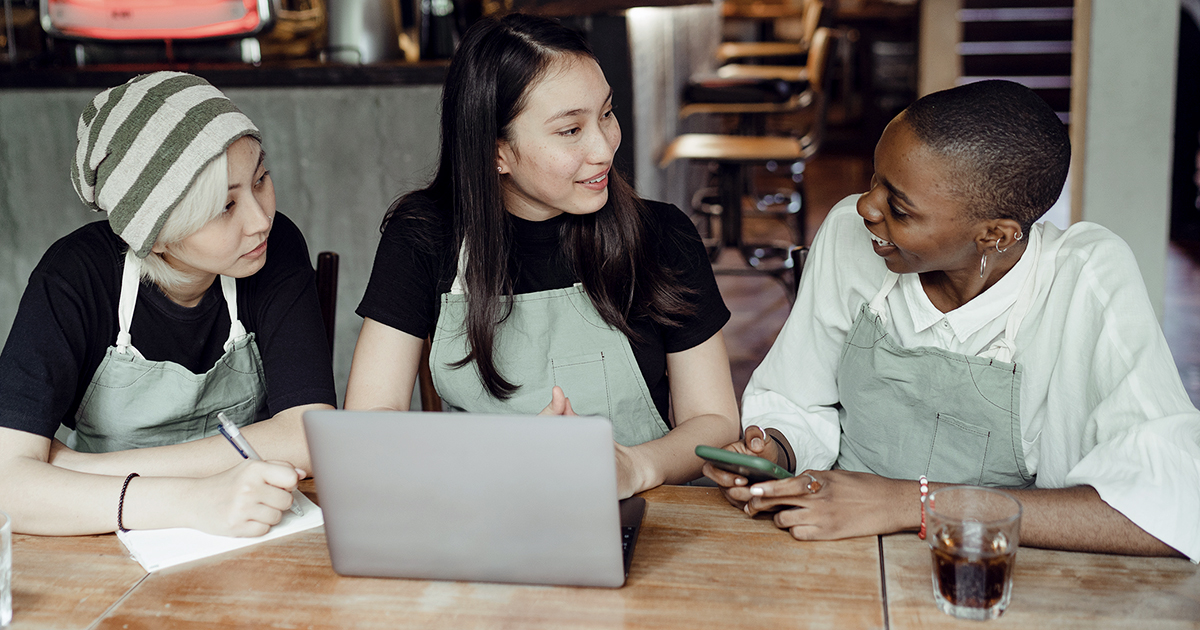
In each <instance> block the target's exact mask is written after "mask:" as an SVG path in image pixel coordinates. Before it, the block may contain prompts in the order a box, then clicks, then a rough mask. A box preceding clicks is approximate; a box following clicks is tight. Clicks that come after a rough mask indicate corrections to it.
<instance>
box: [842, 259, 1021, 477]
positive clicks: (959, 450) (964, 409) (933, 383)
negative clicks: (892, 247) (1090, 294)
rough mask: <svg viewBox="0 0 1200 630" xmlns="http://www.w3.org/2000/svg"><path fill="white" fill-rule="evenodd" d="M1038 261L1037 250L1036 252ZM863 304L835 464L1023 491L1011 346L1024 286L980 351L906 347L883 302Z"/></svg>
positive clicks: (847, 359)
mask: <svg viewBox="0 0 1200 630" xmlns="http://www.w3.org/2000/svg"><path fill="white" fill-rule="evenodd" d="M1033 255H1035V256H1036V252H1033ZM898 278H899V276H897V275H896V274H894V273H892V272H891V271H889V272H888V274H887V277H886V279H885V280H884V284H883V287H882V288H881V289H880V291H879V293H878V294H877V295H876V296H875V297H874V298H873V299H872V300H871V302H870V303H869V304H863V305H862V307H861V308H860V309H859V313H858V316H857V317H856V318H855V320H854V324H853V325H852V326H851V328H850V333H849V335H848V336H847V339H846V343H845V345H844V346H843V347H842V357H841V361H840V363H839V365H838V397H839V399H840V400H841V408H840V409H839V411H838V416H839V417H838V419H839V421H840V423H841V429H842V434H841V445H840V447H839V450H838V459H837V467H838V468H842V469H845V470H852V471H858V472H870V473H874V474H877V475H880V476H882V477H889V478H892V479H917V478H918V477H920V476H921V475H925V476H927V477H928V478H929V480H930V481H939V482H945V483H956V484H969V485H983V486H994V487H1005V488H1024V487H1028V486H1030V485H1032V484H1033V481H1034V478H1033V476H1032V475H1030V474H1029V472H1028V470H1027V469H1026V467H1025V451H1024V448H1023V447H1022V443H1021V418H1020V404H1021V366H1020V365H1018V364H1016V363H1013V362H1012V356H1013V348H1014V346H1013V344H1014V340H1015V339H1016V334H1017V329H1018V328H1019V326H1020V323H1021V320H1022V319H1023V318H1024V316H1025V314H1026V313H1028V311H1029V303H1030V302H1031V301H1032V300H1031V298H1032V285H1033V284H1034V282H1033V278H1032V276H1031V277H1030V278H1029V279H1028V280H1026V282H1025V285H1026V286H1025V287H1023V289H1022V291H1021V296H1020V297H1019V298H1018V300H1017V302H1016V304H1015V305H1014V306H1013V310H1012V312H1011V313H1010V315H1009V319H1008V321H1007V322H1006V324H1005V329H1004V332H1003V333H1002V334H1001V337H1000V340H999V341H997V342H996V343H995V344H993V346H992V347H991V348H990V349H989V351H988V352H985V353H983V354H985V355H986V354H992V355H994V357H995V358H986V357H984V356H968V355H964V354H958V353H955V352H949V351H947V350H942V349H940V348H932V347H917V348H905V347H902V346H900V345H899V344H898V343H896V342H895V341H893V340H892V338H891V337H890V336H889V335H888V334H887V332H886V319H885V317H886V316H885V315H884V313H886V307H885V300H886V297H887V294H888V293H889V292H890V291H891V289H892V288H893V287H895V286H896V282H897V280H898Z"/></svg>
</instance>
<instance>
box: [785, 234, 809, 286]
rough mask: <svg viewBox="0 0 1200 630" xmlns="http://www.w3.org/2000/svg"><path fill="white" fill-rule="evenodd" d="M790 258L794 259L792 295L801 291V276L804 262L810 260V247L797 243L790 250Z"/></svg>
mask: <svg viewBox="0 0 1200 630" xmlns="http://www.w3.org/2000/svg"><path fill="white" fill-rule="evenodd" d="M788 259H789V260H791V261H792V295H793V296H795V295H796V294H797V293H799V292H800V276H801V275H802V274H803V273H804V263H805V262H808V247H805V246H804V245H797V246H795V247H793V248H792V249H791V250H789V251H788Z"/></svg>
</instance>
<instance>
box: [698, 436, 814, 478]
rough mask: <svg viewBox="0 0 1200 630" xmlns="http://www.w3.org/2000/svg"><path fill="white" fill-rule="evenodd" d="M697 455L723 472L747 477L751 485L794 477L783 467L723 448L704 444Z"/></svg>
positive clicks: (700, 446)
mask: <svg viewBox="0 0 1200 630" xmlns="http://www.w3.org/2000/svg"><path fill="white" fill-rule="evenodd" d="M696 455H697V456H699V457H700V458H702V459H704V460H705V461H707V462H709V463H711V464H712V465H713V466H716V467H717V468H720V469H721V470H727V471H729V472H731V473H733V474H735V475H741V476H743V477H745V478H746V479H747V480H749V481H750V483H758V482H760V481H770V480H772V479H787V478H788V477H791V476H792V473H790V472H788V471H787V470H786V469H785V468H783V467H782V466H778V465H776V464H775V463H773V462H770V461H767V460H765V459H763V458H761V457H757V456H754V455H746V454H743V453H735V452H733V451H727V450H725V449H723V448H714V447H712V446H705V445H703V444H701V445H699V446H697V447H696Z"/></svg>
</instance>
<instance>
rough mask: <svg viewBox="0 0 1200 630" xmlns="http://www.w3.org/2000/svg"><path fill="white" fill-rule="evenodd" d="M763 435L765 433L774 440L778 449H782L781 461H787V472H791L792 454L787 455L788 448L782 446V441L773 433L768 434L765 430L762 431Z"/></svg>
mask: <svg viewBox="0 0 1200 630" xmlns="http://www.w3.org/2000/svg"><path fill="white" fill-rule="evenodd" d="M763 435H766V436H767V437H769V438H771V439H772V440H775V444H777V445H779V450H780V451H783V461H785V462H787V469H788V472H791V471H792V456H791V455H788V450H787V448H785V447H784V446H783V442H780V441H779V438H777V437H775V436H774V435H769V434H768V433H767V432H766V431H763Z"/></svg>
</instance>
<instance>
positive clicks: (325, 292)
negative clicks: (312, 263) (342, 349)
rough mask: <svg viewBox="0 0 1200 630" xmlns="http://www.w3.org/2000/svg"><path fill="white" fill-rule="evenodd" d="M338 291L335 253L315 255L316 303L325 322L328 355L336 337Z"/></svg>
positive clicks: (336, 256)
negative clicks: (319, 306)
mask: <svg viewBox="0 0 1200 630" xmlns="http://www.w3.org/2000/svg"><path fill="white" fill-rule="evenodd" d="M337 290H338V255H337V254H336V253H335V252H321V253H319V254H317V303H319V304H320V305H321V319H322V320H324V321H325V335H326V336H327V338H328V340H329V354H331V355H332V354H333V340H334V337H335V336H336V335H335V334H334V333H335V331H336V323H337Z"/></svg>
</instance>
